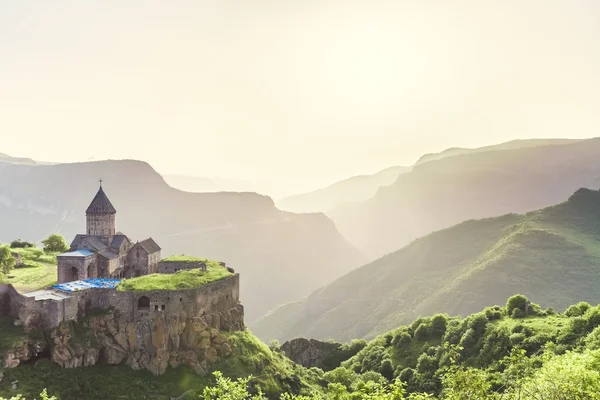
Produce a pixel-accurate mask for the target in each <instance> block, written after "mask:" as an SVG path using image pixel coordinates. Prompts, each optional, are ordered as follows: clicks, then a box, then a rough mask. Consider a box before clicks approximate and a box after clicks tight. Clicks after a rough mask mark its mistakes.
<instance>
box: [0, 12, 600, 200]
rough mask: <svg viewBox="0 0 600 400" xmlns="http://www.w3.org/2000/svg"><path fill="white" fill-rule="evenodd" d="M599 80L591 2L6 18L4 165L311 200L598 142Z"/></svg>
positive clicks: (599, 16) (1, 50) (599, 35)
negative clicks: (278, 185)
mask: <svg viewBox="0 0 600 400" xmlns="http://www.w3.org/2000/svg"><path fill="white" fill-rule="evenodd" d="M599 71H600V2H598V1H594V0H588V1H575V0H563V1H553V0H497V1H491V0H471V1H458V0H453V1H450V0H439V1H426V0H413V1H400V0H390V1H384V0H363V1H353V0H296V1H292V0H237V1H231V0H214V1H207V0H190V1H183V0H181V1H176V0H174V1H150V0H127V1H123V0H112V1H107V0H103V1H82V0H74V1H59V0H53V1H50V0H39V1H32V0H19V1H2V2H1V3H0V133H1V138H2V141H1V142H0V152H2V153H8V154H11V155H14V156H26V157H32V158H34V159H39V160H49V161H61V162H62V161H85V160H88V159H91V158H93V159H106V158H112V159H120V158H135V159H141V160H145V161H148V162H150V163H151V164H152V165H153V166H154V167H155V168H156V169H157V170H158V171H159V172H163V173H176V174H186V175H198V176H208V177H211V176H213V177H214V176H217V177H229V178H233V177H235V178H241V179H261V180H263V179H273V180H275V181H278V182H282V184H288V185H291V186H294V187H295V188H297V189H298V190H303V189H301V188H300V187H301V186H302V188H309V187H313V186H319V185H321V184H325V183H329V182H331V181H334V180H336V179H338V178H344V177H348V176H352V175H356V174H361V173H368V172H374V171H376V170H379V169H383V168H386V167H388V166H391V165H409V164H412V163H413V162H414V161H415V160H416V159H417V158H418V157H419V156H420V155H422V154H423V153H427V152H433V151H440V150H443V149H445V148H447V147H454V146H465V147H477V146H481V145H487V144H493V143H498V142H503V141H507V140H511V139H515V138H529V137H569V138H579V137H592V136H600V135H599V134H598V126H600V73H599ZM303 185H304V186H303Z"/></svg>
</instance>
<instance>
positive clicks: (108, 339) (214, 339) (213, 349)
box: [49, 305, 244, 375]
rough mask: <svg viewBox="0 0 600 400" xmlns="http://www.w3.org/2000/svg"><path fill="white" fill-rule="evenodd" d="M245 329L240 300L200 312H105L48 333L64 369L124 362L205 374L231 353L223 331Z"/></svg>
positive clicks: (55, 358) (158, 370) (159, 371)
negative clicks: (134, 316) (138, 316)
mask: <svg viewBox="0 0 600 400" xmlns="http://www.w3.org/2000/svg"><path fill="white" fill-rule="evenodd" d="M242 329H244V322H243V309H242V306H241V305H239V306H237V307H234V308H232V309H230V310H228V311H226V312H220V313H215V314H211V315H203V316H201V317H194V318H189V317H188V316H187V315H185V314H155V315H154V316H152V317H151V318H148V319H143V320H139V321H135V322H133V321H131V320H130V319H128V318H124V317H123V316H120V315H119V313H118V312H107V313H105V314H103V315H96V316H92V317H89V318H87V319H86V320H84V321H81V322H80V323H75V322H67V323H63V324H61V326H59V327H58V328H56V329H54V330H53V331H52V332H51V333H50V335H49V338H50V339H49V341H50V352H51V359H52V361H54V362H56V363H57V364H59V365H61V366H62V367H64V368H74V367H81V366H89V365H94V364H97V363H105V364H121V363H126V364H127V365H129V366H130V367H131V368H133V369H135V370H143V369H146V370H148V371H150V372H152V373H153V374H155V375H160V374H163V373H164V372H165V371H166V370H167V368H168V367H173V368H175V367H177V366H179V365H182V364H184V365H188V366H190V367H191V368H192V369H193V370H194V371H195V372H196V373H198V374H200V375H205V374H207V373H209V372H210V368H211V365H213V364H214V363H216V362H217V361H219V360H220V359H221V358H223V357H227V356H229V355H230V354H231V353H232V348H231V345H230V343H229V341H228V339H227V336H226V335H225V334H223V333H222V332H224V331H237V330H242Z"/></svg>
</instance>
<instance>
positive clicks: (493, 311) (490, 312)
mask: <svg viewBox="0 0 600 400" xmlns="http://www.w3.org/2000/svg"><path fill="white" fill-rule="evenodd" d="M483 312H484V313H485V316H486V318H487V319H488V320H489V321H494V320H497V319H502V310H501V309H500V307H498V306H495V307H486V308H485V309H484V310H483Z"/></svg>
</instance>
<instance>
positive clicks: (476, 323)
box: [467, 313, 488, 336]
mask: <svg viewBox="0 0 600 400" xmlns="http://www.w3.org/2000/svg"><path fill="white" fill-rule="evenodd" d="M487 323H488V319H487V317H486V316H485V314H484V313H477V314H473V315H471V316H470V317H469V318H468V323H467V327H468V328H469V329H473V330H474V331H475V332H476V333H477V335H478V336H480V335H481V334H482V333H483V332H485V327H486V326H487Z"/></svg>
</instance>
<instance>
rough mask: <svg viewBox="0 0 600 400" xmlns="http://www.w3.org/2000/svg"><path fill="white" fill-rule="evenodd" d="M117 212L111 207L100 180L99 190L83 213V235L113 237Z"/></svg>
mask: <svg viewBox="0 0 600 400" xmlns="http://www.w3.org/2000/svg"><path fill="white" fill-rule="evenodd" d="M116 215H117V210H115V208H114V207H113V205H112V204H111V202H110V200H109V199H108V197H107V196H106V193H104V190H103V189H102V179H100V188H99V189H98V193H96V196H95V197H94V200H92V202H91V203H90V206H89V207H88V208H87V210H86V211H85V216H86V222H87V229H86V231H85V233H86V234H87V235H90V236H102V237H105V238H106V237H110V236H114V235H115V233H116V231H117V229H116Z"/></svg>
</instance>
